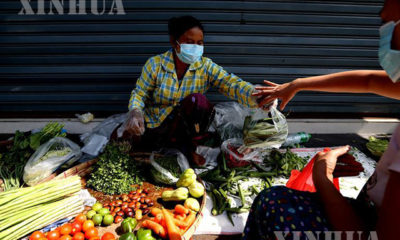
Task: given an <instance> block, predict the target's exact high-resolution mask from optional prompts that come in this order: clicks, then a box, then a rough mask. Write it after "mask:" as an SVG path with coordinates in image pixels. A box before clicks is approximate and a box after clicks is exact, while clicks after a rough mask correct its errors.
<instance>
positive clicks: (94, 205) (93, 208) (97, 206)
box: [92, 202, 103, 212]
mask: <svg viewBox="0 0 400 240" xmlns="http://www.w3.org/2000/svg"><path fill="white" fill-rule="evenodd" d="M102 208H103V204H101V203H99V202H97V203H95V204H93V206H92V210H95V211H96V212H98V211H99V210H100V209H102Z"/></svg>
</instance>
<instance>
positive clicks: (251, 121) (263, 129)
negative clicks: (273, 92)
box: [243, 100, 288, 149]
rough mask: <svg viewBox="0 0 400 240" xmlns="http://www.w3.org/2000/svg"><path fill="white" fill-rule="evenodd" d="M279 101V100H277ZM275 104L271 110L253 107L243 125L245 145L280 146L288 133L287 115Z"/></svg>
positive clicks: (257, 146) (253, 146)
mask: <svg viewBox="0 0 400 240" xmlns="http://www.w3.org/2000/svg"><path fill="white" fill-rule="evenodd" d="M275 101H277V100H275ZM276 105H277V104H273V105H272V106H271V107H270V108H269V111H268V112H266V111H265V110H262V109H251V111H250V115H249V116H247V117H246V119H245V122H244V125H243V140H244V145H245V146H246V147H249V148H261V149H272V148H279V147H280V146H281V145H282V144H283V143H284V142H285V140H286V138H287V135H288V125H287V122H286V118H285V116H284V115H283V114H282V113H281V112H279V111H278V110H277V109H276Z"/></svg>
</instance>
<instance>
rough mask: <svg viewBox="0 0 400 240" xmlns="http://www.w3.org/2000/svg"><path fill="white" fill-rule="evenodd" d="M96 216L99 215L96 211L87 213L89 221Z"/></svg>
mask: <svg viewBox="0 0 400 240" xmlns="http://www.w3.org/2000/svg"><path fill="white" fill-rule="evenodd" d="M96 214H97V213H96V211H95V210H90V211H89V212H87V213H86V217H87V218H88V219H92V217H93V216H94V215H96Z"/></svg>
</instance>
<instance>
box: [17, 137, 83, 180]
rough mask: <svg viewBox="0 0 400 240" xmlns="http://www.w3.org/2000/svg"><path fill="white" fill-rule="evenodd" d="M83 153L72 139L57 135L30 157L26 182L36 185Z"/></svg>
mask: <svg viewBox="0 0 400 240" xmlns="http://www.w3.org/2000/svg"><path fill="white" fill-rule="evenodd" d="M81 155H82V152H81V150H80V147H79V146H78V145H77V144H75V143H74V142H72V141H71V140H69V139H67V138H63V137H55V138H53V139H51V140H50V141H48V142H46V143H45V144H43V145H41V146H40V147H39V148H38V149H37V150H36V152H35V153H33V154H32V156H31V157H30V158H29V160H28V162H27V164H26V165H25V169H24V176H23V179H24V182H25V183H26V184H28V185H29V186H33V185H36V184H37V183H39V182H40V181H41V180H43V179H45V178H46V177H48V176H50V175H51V174H52V173H53V172H54V171H55V170H57V168H59V167H60V166H61V165H63V164H65V163H66V164H67V165H71V164H72V163H74V162H75V161H76V160H78V159H79V158H80V157H81Z"/></svg>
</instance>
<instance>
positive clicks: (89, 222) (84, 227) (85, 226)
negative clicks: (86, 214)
mask: <svg viewBox="0 0 400 240" xmlns="http://www.w3.org/2000/svg"><path fill="white" fill-rule="evenodd" d="M92 227H94V222H93V221H92V220H86V221H85V222H84V223H83V225H82V230H83V231H84V232H86V231H87V230H88V229H89V228H92Z"/></svg>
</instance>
